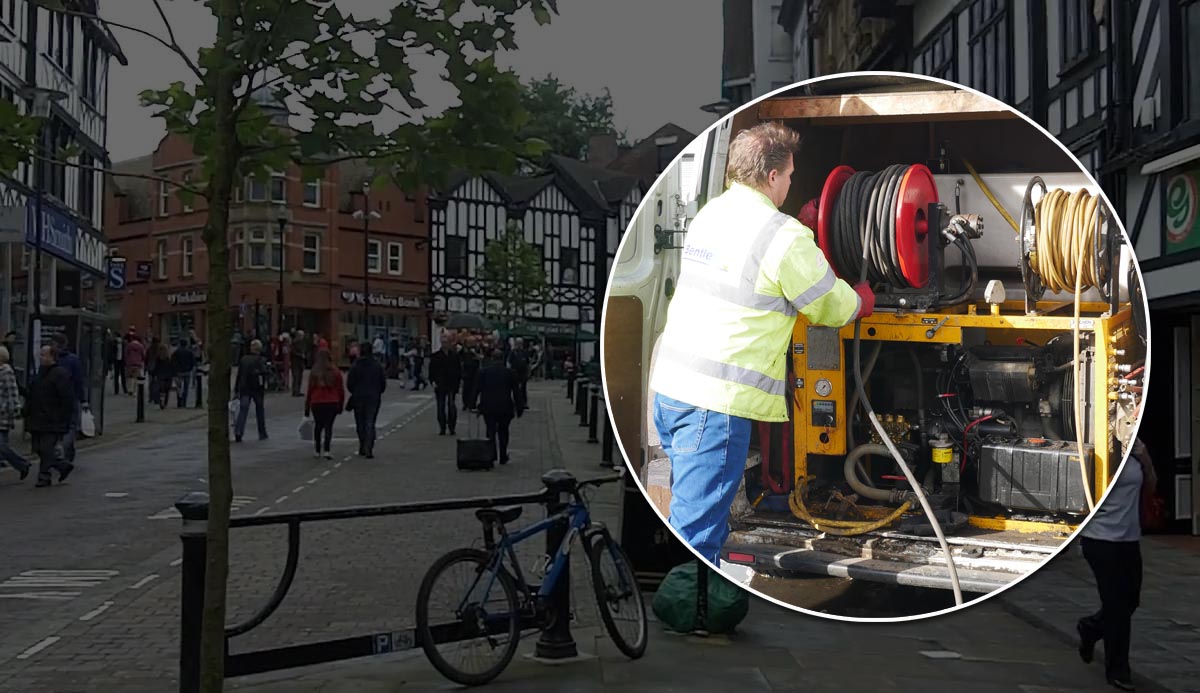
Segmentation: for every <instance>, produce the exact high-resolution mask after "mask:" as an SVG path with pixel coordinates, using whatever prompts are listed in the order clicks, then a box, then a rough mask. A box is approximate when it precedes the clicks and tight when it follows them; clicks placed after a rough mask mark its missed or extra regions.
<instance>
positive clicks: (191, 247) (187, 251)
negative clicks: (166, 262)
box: [179, 236, 196, 277]
mask: <svg viewBox="0 0 1200 693" xmlns="http://www.w3.org/2000/svg"><path fill="white" fill-rule="evenodd" d="M195 249H196V239H194V238H192V237H191V236H184V237H183V239H182V240H181V241H179V255H180V257H182V258H183V272H182V274H183V276H185V277H190V276H192V274H193V273H194V270H193V267H192V254H193V252H194V251H195Z"/></svg>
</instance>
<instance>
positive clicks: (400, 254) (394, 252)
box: [387, 243, 404, 274]
mask: <svg viewBox="0 0 1200 693" xmlns="http://www.w3.org/2000/svg"><path fill="white" fill-rule="evenodd" d="M387 253H388V254H387V259H388V265H387V272H388V274H404V245H403V244H401V243H388V248H387Z"/></svg>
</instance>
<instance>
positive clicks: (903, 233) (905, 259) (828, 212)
mask: <svg viewBox="0 0 1200 693" xmlns="http://www.w3.org/2000/svg"><path fill="white" fill-rule="evenodd" d="M854 173H856V172H855V170H854V169H853V168H851V167H849V166H845V165H843V166H838V167H837V168H835V169H833V171H832V172H830V174H829V177H827V178H826V179H825V186H824V187H823V188H822V190H821V198H820V202H819V206H818V207H817V245H818V246H820V248H821V251H822V252H824V253H825V258H826V259H827V260H828V259H830V258H831V255H830V238H829V234H830V225H831V218H832V215H833V212H834V208H835V206H836V203H837V198H838V194H839V193H841V191H842V186H843V185H845V184H846V181H847V180H849V178H850V176H852V175H854ZM936 202H938V192H937V185H936V184H935V183H934V180H933V173H931V172H930V171H929V169H928V168H927V167H926V166H925V165H924V164H913V165H911V166H909V167H908V170H907V171H906V172H905V174H904V178H903V180H902V181H901V183H900V194H899V196H898V202H897V204H896V251H897V254H898V255H899V257H900V270H901V273H902V274H903V275H904V278H905V279H907V280H908V282H909V283H910V284H911V285H912V286H913V287H915V288H919V289H920V288H925V286H926V285H927V284H928V283H929V222H928V219H927V218H926V216H927V214H928V212H927V210H928V209H929V205H931V204H934V203H936ZM842 279H845V280H846V281H848V282H850V283H851V284H853V283H855V282H857V281H858V277H842Z"/></svg>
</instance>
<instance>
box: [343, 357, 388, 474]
mask: <svg viewBox="0 0 1200 693" xmlns="http://www.w3.org/2000/svg"><path fill="white" fill-rule="evenodd" d="M359 350H360V351H359V355H358V359H357V360H355V361H354V365H352V366H350V373H349V374H348V375H347V376H346V387H347V388H348V389H349V390H350V403H349V404H348V405H347V407H346V408H347V409H351V410H353V411H354V427H355V429H356V430H357V431H358V456H359V457H365V458H367V459H369V460H370V459H374V457H375V421H376V419H378V418H379V407H380V405H381V404H382V403H383V393H384V391H385V390H387V377H386V376H387V374H386V373H384V372H383V366H381V365H379V361H378V360H377V359H376V358H375V357H374V356H372V355H371V343H370V342H363V343H362V344H361V345H360V346H359Z"/></svg>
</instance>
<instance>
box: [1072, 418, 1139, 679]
mask: <svg viewBox="0 0 1200 693" xmlns="http://www.w3.org/2000/svg"><path fill="white" fill-rule="evenodd" d="M1157 484H1158V479H1157V476H1156V475H1155V472H1154V465H1153V463H1152V462H1151V460H1150V455H1149V453H1148V452H1146V445H1145V443H1143V442H1142V441H1141V439H1135V440H1134V443H1133V450H1132V451H1131V454H1130V456H1129V460H1128V461H1127V462H1126V463H1125V466H1124V467H1122V468H1121V473H1120V475H1118V476H1117V478H1116V480H1114V481H1113V485H1112V488H1111V489H1110V490H1109V492H1108V496H1106V497H1105V499H1104V502H1103V503H1101V504H1100V505H1099V506H1098V507H1097V508H1096V512H1095V514H1094V515H1093V516H1092V519H1091V521H1090V522H1088V523H1087V525H1086V526H1084V528H1083V530H1081V531H1080V533H1079V536H1080V544H1081V546H1082V548H1083V557H1084V559H1085V560H1086V561H1087V563H1088V566H1089V567H1091V569H1092V575H1094V576H1095V578H1096V591H1097V592H1099V594H1100V610H1099V611H1097V612H1096V613H1094V614H1091V615H1090V616H1084V617H1083V618H1081V619H1079V621H1078V623H1076V624H1075V630H1076V632H1077V633H1079V656H1080V658H1082V659H1083V661H1084V662H1086V663H1091V661H1092V659H1093V657H1094V656H1095V649H1096V643H1098V642H1100V641H1101V640H1103V641H1104V675H1105V678H1106V679H1107V680H1108V683H1109V685H1111V686H1114V687H1116V688H1120V689H1121V690H1125V691H1132V690H1133V674H1132V671H1131V669H1130V667H1129V643H1130V639H1131V636H1132V619H1133V612H1134V611H1135V610H1137V608H1138V605H1139V602H1140V595H1141V591H1142V551H1141V538H1142V531H1141V515H1140V512H1139V510H1140V507H1139V501H1140V500H1141V498H1142V496H1143V495H1144V494H1146V492H1147V491H1152V490H1153V489H1154V488H1155V487H1156V486H1157Z"/></svg>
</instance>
